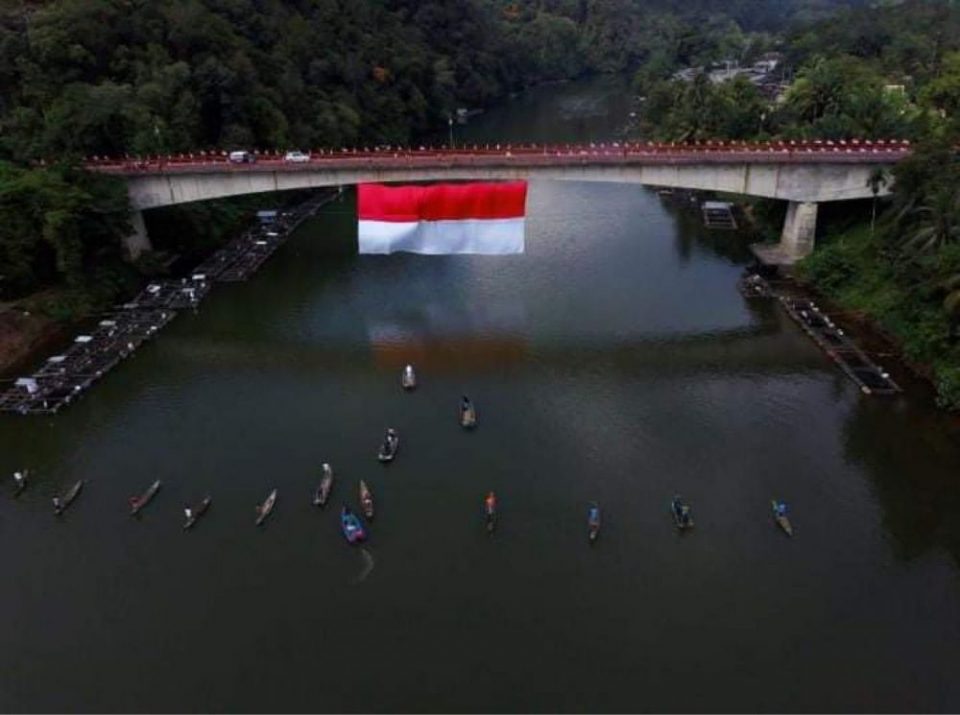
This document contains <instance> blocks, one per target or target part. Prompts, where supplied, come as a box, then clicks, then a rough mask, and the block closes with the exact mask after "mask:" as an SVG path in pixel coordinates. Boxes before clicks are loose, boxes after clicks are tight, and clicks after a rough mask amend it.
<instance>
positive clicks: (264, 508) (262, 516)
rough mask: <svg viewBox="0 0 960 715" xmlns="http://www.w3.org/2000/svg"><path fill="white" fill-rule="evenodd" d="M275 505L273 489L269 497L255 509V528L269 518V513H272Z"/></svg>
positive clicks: (275, 495)
mask: <svg viewBox="0 0 960 715" xmlns="http://www.w3.org/2000/svg"><path fill="white" fill-rule="evenodd" d="M276 503H277V490H276V489H274V490H273V491H272V492H270V496H268V497H267V499H266V501H264V502H263V504H261V505H260V506H258V507H257V521H256V522H255V523H256V525H257V526H260V525H261V524H262V523H263V522H264V521H266V519H267V517H268V516H270V512H272V511H273V506H274V504H276Z"/></svg>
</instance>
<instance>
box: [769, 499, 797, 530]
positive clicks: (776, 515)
mask: <svg viewBox="0 0 960 715" xmlns="http://www.w3.org/2000/svg"><path fill="white" fill-rule="evenodd" d="M781 504H783V509H782V511H781V509H780V505H781ZM770 507H771V508H772V509H773V520H774V521H775V522H777V526H779V527H780V528H781V529H783V533H784V534H786V535H787V536H793V525H792V524H791V523H790V519H789V518H787V505H786V503H785V502H778V501H777V500H776V499H771V500H770Z"/></svg>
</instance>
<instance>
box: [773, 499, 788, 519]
mask: <svg viewBox="0 0 960 715" xmlns="http://www.w3.org/2000/svg"><path fill="white" fill-rule="evenodd" d="M775 511H776V513H777V516H779V517H786V515H787V503H786V502H785V501H778V502H777V508H776V510H775Z"/></svg>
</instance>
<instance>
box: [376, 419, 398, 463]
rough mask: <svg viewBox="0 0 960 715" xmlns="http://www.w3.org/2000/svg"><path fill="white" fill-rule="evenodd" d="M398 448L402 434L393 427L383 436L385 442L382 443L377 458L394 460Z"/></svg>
mask: <svg viewBox="0 0 960 715" xmlns="http://www.w3.org/2000/svg"><path fill="white" fill-rule="evenodd" d="M398 449H400V435H398V434H397V431H396V430H395V429H393V428H392V427H391V428H389V429H388V430H387V433H386V434H385V435H384V437H383V444H381V445H380V452H379V453H378V454H377V459H379V460H380V461H381V462H392V461H393V458H394V457H396V456H397V450H398Z"/></svg>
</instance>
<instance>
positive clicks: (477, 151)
mask: <svg viewBox="0 0 960 715" xmlns="http://www.w3.org/2000/svg"><path fill="white" fill-rule="evenodd" d="M909 152H910V142H909V141H906V140H886V141H884V140H879V141H870V140H858V139H851V140H840V141H825V140H816V141H803V142H801V141H775V142H727V141H715V142H698V143H689V144H673V143H664V142H608V143H591V144H519V145H517V144H484V145H470V146H461V147H457V148H446V147H426V146H421V147H416V148H412V147H390V146H381V147H373V148H370V147H367V148H360V149H318V150H315V151H313V152H312V153H311V154H310V159H309V161H305V162H288V161H285V159H284V154H283V153H280V152H254V154H255V156H256V159H257V161H256V162H253V163H235V162H231V161H230V160H229V155H228V153H227V152H226V151H210V152H194V153H188V154H171V155H163V156H145V157H133V156H124V157H119V158H118V157H97V156H94V157H90V158H88V159H87V161H86V162H85V166H86V167H87V168H89V169H91V170H95V171H102V172H108V173H119V174H139V173H165V172H171V173H181V172H188V171H200V172H210V171H213V172H222V171H231V172H244V171H248V172H249V171H254V172H255V171H262V170H263V168H264V167H267V168H269V169H270V170H276V169H278V168H280V167H282V168H283V169H284V170H288V171H303V170H315V169H317V168H325V167H326V168H331V169H333V168H357V167H383V168H401V167H412V166H418V165H422V166H493V165H496V166H501V165H503V164H504V163H508V164H509V163H518V164H519V163H522V165H523V166H550V165H556V166H567V165H571V164H577V163H582V164H606V165H609V164H631V163H647V162H651V161H652V162H655V163H665V164H670V163H677V164H681V163H698V162H704V163H724V162H743V161H748V162H756V163H819V162H842V163H848V162H849V163H873V162H889V161H896V160H897V159H900V158H902V157H904V156H906V155H907V154H909Z"/></svg>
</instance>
